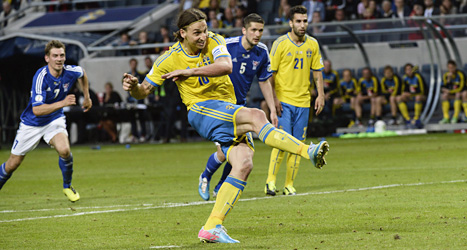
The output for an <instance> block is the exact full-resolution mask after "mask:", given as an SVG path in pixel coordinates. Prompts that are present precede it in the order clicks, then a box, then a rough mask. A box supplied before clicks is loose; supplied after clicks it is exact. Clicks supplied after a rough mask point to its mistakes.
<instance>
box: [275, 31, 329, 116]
mask: <svg viewBox="0 0 467 250" xmlns="http://www.w3.org/2000/svg"><path fill="white" fill-rule="evenodd" d="M270 57H271V69H272V71H274V72H276V77H275V79H274V80H275V90H276V95H277V98H278V99H279V101H281V102H285V103H287V104H290V105H293V106H296V107H303V108H308V107H310V100H311V97H310V91H309V88H310V84H311V83H310V70H315V71H321V70H322V69H323V67H324V66H323V60H322V58H321V53H320V51H319V45H318V41H316V39H314V38H313V37H311V36H308V35H305V41H304V42H303V43H302V44H300V45H297V44H295V43H294V42H293V41H292V39H291V38H290V37H289V34H288V33H287V34H286V35H283V36H281V37H279V38H278V39H277V40H276V41H274V43H273V45H272V48H271V53H270Z"/></svg>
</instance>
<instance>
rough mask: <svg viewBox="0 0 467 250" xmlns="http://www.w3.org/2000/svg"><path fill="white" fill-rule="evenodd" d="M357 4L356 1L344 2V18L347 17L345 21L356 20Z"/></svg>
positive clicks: (348, 0)
mask: <svg viewBox="0 0 467 250" xmlns="http://www.w3.org/2000/svg"><path fill="white" fill-rule="evenodd" d="M359 3H360V2H359V1H358V0H346V3H345V8H344V11H345V16H346V17H347V19H350V20H355V19H357V17H358V15H357V14H358V13H357V12H358V5H359Z"/></svg>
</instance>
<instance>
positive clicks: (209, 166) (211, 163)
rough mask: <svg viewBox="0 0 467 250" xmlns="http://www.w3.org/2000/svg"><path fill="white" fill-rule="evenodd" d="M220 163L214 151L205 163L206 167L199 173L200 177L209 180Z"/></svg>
mask: <svg viewBox="0 0 467 250" xmlns="http://www.w3.org/2000/svg"><path fill="white" fill-rule="evenodd" d="M222 163H223V162H222V161H219V158H217V152H214V153H213V154H212V155H211V156H209V159H208V162H207V163H206V168H205V169H204V172H203V173H202V174H201V177H203V178H206V179H208V181H211V177H212V175H213V174H214V173H215V172H216V171H217V169H219V167H220V166H221V165H222ZM229 173H230V172H229ZM227 175H228V174H227Z"/></svg>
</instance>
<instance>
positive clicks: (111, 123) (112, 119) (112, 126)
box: [99, 82, 122, 143]
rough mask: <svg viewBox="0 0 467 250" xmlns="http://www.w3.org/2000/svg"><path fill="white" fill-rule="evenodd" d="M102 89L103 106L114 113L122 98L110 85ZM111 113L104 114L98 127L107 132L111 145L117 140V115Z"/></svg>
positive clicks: (108, 83) (107, 84)
mask: <svg viewBox="0 0 467 250" xmlns="http://www.w3.org/2000/svg"><path fill="white" fill-rule="evenodd" d="M104 87H105V92H104V106H105V107H107V108H110V109H111V110H112V111H114V107H118V106H119V105H120V103H121V102H122V98H121V97H120V94H118V93H117V92H116V91H114V88H113V85H112V83H110V82H107V83H106V84H105V86H104ZM112 111H109V112H105V113H104V116H103V118H102V120H101V121H100V122H99V126H100V127H102V128H103V129H104V130H105V132H107V134H108V135H109V136H110V140H111V141H112V142H113V143H116V142H117V139H118V138H117V126H116V121H117V114H116V112H112Z"/></svg>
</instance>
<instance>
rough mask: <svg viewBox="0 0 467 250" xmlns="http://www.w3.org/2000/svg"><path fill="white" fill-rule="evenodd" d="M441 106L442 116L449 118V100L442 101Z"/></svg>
mask: <svg viewBox="0 0 467 250" xmlns="http://www.w3.org/2000/svg"><path fill="white" fill-rule="evenodd" d="M441 106H442V108H443V118H444V119H449V101H443V102H442V104H441Z"/></svg>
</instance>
